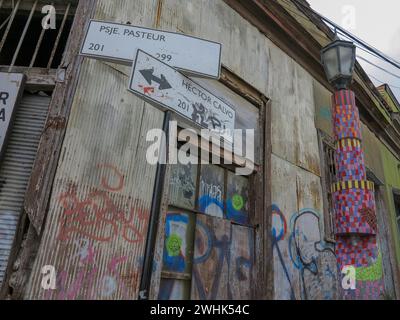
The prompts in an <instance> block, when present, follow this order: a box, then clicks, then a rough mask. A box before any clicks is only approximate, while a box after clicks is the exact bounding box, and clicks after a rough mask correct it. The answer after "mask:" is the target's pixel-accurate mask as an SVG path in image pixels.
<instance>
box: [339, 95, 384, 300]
mask: <svg viewBox="0 0 400 320" xmlns="http://www.w3.org/2000/svg"><path fill="white" fill-rule="evenodd" d="M332 103H333V113H332V116H333V128H334V135H335V143H336V150H335V166H336V179H337V181H336V182H335V183H334V184H333V186H332V194H333V201H334V208H335V214H336V230H335V234H336V256H337V259H338V264H339V268H340V270H342V268H343V267H344V266H349V265H350V266H353V267H355V268H356V279H357V280H356V289H355V290H344V298H345V299H379V298H381V297H382V293H383V283H382V264H381V259H380V254H379V250H378V246H377V242H376V232H377V227H376V210H375V198H374V184H373V183H372V182H370V181H367V176H366V170H365V162H364V152H363V150H362V148H361V141H362V137H361V125H360V116H359V111H358V108H357V106H356V103H355V97H354V93H353V92H352V91H349V90H341V91H338V92H336V93H335V94H334V95H333V97H332Z"/></svg>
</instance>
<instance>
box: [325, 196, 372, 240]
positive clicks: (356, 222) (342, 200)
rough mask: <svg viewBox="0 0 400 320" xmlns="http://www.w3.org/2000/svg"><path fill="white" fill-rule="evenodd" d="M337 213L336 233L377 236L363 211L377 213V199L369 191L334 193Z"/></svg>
mask: <svg viewBox="0 0 400 320" xmlns="http://www.w3.org/2000/svg"><path fill="white" fill-rule="evenodd" d="M333 199H334V204H335V205H334V208H335V213H336V233H337V234H347V233H359V234H375V233H376V232H375V230H374V229H373V228H371V226H370V225H369V224H368V223H367V221H366V219H365V217H363V214H362V211H363V210H364V209H366V208H368V209H371V210H373V212H375V197H374V193H373V191H372V190H368V189H343V190H339V191H336V192H335V193H333Z"/></svg>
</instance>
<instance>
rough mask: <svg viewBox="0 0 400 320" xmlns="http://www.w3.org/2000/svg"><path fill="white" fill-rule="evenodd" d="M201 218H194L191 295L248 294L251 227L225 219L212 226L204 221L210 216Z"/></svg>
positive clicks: (223, 295) (251, 255) (237, 296)
mask: <svg viewBox="0 0 400 320" xmlns="http://www.w3.org/2000/svg"><path fill="white" fill-rule="evenodd" d="M202 218H203V219H202V220H204V222H203V221H201V220H199V218H198V219H197V223H196V239H195V251H194V259H193V280H194V283H193V286H194V287H193V288H192V295H193V294H194V296H195V297H197V298H198V299H200V300H205V299H210V300H214V299H220V298H223V299H238V298H240V297H247V298H249V296H250V278H251V270H252V267H253V232H252V231H253V230H252V229H250V228H247V227H241V226H234V225H231V223H230V222H229V221H227V220H226V221H224V223H225V224H224V227H222V226H221V228H220V227H217V228H218V230H213V229H212V228H211V227H210V226H209V225H207V221H210V220H207V219H212V218H207V217H205V216H203V217H202ZM235 227H236V228H237V229H236V230H237V231H236V232H237V234H236V236H235V235H234V233H235V231H234V229H233V228H235ZM221 229H223V230H221ZM230 270H232V271H233V272H230Z"/></svg>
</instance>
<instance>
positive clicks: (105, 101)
mask: <svg viewBox="0 0 400 320" xmlns="http://www.w3.org/2000/svg"><path fill="white" fill-rule="evenodd" d="M94 75H95V76H94ZM127 80H128V79H127V77H126V76H125V75H123V74H121V73H119V72H118V71H116V70H114V69H111V68H110V67H109V66H107V65H105V64H103V63H100V62H98V61H95V60H87V61H85V62H84V64H83V66H82V70H81V76H80V80H79V83H78V88H77V92H76V95H75V98H74V101H73V105H72V109H71V114H70V119H69V123H68V127H67V131H66V136H65V140H64V144H63V147H62V152H61V156H60V161H59V164H58V168H57V173H56V177H55V181H54V186H53V190H52V195H51V200H50V206H49V213H48V217H47V221H46V225H45V228H44V233H43V237H42V241H41V245H40V248H39V252H38V256H37V258H36V261H35V264H34V267H33V271H32V275H31V279H30V283H29V288H28V293H27V297H28V298H32V299H38V298H46V299H123V298H125V299H136V298H137V296H138V286H139V279H140V273H141V267H142V260H143V252H144V245H145V240H146V233H147V225H148V217H149V210H150V204H151V203H150V202H151V197H152V192H153V184H154V177H155V169H156V166H152V165H150V164H148V162H147V161H146V148H147V147H148V143H147V142H146V141H145V137H146V134H147V132H148V130H149V129H152V128H160V127H161V125H162V119H163V113H162V112H160V111H158V110H157V109H155V108H153V107H152V106H150V105H148V104H145V103H144V102H143V101H142V100H140V99H138V98H137V97H135V96H133V95H131V94H130V93H128V91H127V90H126V86H127ZM45 265H52V266H54V267H55V269H56V272H57V289H56V290H47V291H46V290H44V289H43V288H42V287H41V280H42V274H41V269H42V267H43V266H45Z"/></svg>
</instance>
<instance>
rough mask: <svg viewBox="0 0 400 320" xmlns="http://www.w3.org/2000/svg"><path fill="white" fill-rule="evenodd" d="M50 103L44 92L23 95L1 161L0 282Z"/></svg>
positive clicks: (0, 281)
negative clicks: (40, 94) (41, 94)
mask: <svg viewBox="0 0 400 320" xmlns="http://www.w3.org/2000/svg"><path fill="white" fill-rule="evenodd" d="M49 104H50V97H47V96H39V95H30V94H25V95H24V96H23V98H22V101H21V104H20V105H19V106H17V112H16V116H15V121H14V123H13V128H12V131H11V135H10V139H9V141H8V145H7V148H6V151H5V154H4V158H3V159H2V161H1V164H0V286H1V284H2V282H3V278H4V273H5V271H6V268H7V263H8V257H9V255H10V250H11V247H12V244H13V240H14V236H15V232H16V228H17V223H18V219H19V215H20V212H21V209H22V206H23V202H24V197H25V190H26V187H27V184H28V181H29V177H30V174H31V170H32V166H33V162H34V161H35V157H36V152H37V147H38V144H39V139H40V135H41V133H42V131H43V127H44V123H45V120H46V116H47V109H48V107H49Z"/></svg>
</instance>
